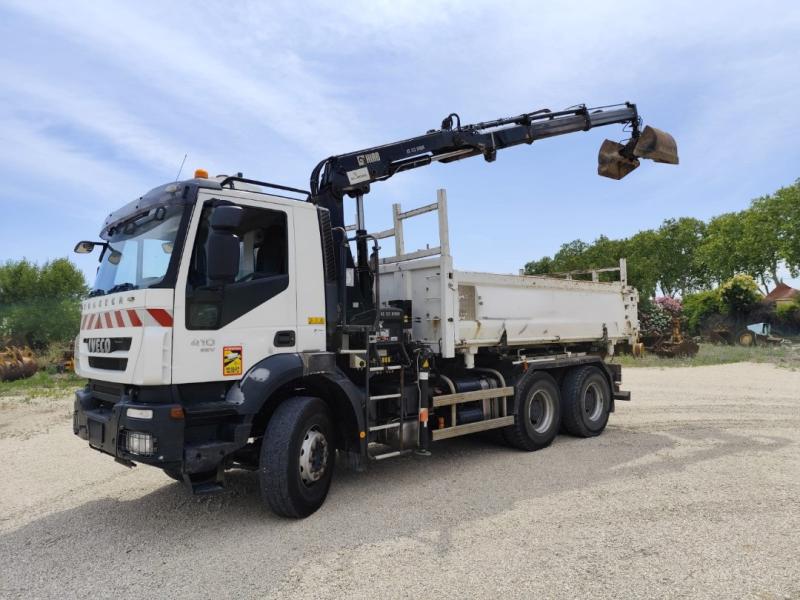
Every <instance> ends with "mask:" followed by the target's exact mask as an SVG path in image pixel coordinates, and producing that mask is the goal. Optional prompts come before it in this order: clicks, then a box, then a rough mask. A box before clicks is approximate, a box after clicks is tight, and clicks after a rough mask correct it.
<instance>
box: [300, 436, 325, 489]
mask: <svg viewBox="0 0 800 600" xmlns="http://www.w3.org/2000/svg"><path fill="white" fill-rule="evenodd" d="M327 465H328V440H327V439H326V438H325V434H323V433H322V432H321V431H320V430H319V429H316V428H315V427H313V428H311V429H309V430H308V431H307V432H306V435H305V437H304V438H303V443H302V444H301V445H300V479H302V480H303V483H305V484H306V485H312V484H314V483H316V482H317V481H319V480H320V479H322V476H323V475H325V469H326V468H327Z"/></svg>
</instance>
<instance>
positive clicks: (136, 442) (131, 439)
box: [125, 431, 156, 456]
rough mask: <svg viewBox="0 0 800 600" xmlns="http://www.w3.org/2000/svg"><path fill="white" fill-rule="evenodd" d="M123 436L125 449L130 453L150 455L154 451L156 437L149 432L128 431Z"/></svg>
mask: <svg viewBox="0 0 800 600" xmlns="http://www.w3.org/2000/svg"><path fill="white" fill-rule="evenodd" d="M126 433H127V435H126V436H125V449H126V450H127V451H128V452H129V453H130V454H138V455H139V456H152V455H153V454H155V452H156V439H155V438H154V437H153V436H152V435H151V434H149V433H142V432H140V431H128V432H126Z"/></svg>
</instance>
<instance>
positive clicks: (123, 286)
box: [107, 283, 139, 294]
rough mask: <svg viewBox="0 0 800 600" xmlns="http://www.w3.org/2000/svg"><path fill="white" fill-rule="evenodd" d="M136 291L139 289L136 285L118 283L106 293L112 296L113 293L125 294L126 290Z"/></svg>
mask: <svg viewBox="0 0 800 600" xmlns="http://www.w3.org/2000/svg"><path fill="white" fill-rule="evenodd" d="M136 289H139V286H138V285H134V284H132V283H118V284H117V285H115V286H114V287H112V288H111V289H110V290H108V292H107V293H109V294H113V293H114V292H127V291H128V290H136Z"/></svg>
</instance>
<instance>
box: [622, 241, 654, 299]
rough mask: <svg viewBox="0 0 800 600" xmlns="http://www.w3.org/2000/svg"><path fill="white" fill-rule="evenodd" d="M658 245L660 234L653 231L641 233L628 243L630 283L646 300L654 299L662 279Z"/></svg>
mask: <svg viewBox="0 0 800 600" xmlns="http://www.w3.org/2000/svg"><path fill="white" fill-rule="evenodd" d="M658 245H659V236H658V233H656V232H655V231H653V230H652V229H646V230H644V231H640V232H639V233H637V234H636V235H634V236H632V237H631V238H630V239H628V241H627V243H626V253H625V258H627V259H628V283H629V284H630V285H632V286H634V287H635V288H636V289H637V290H639V293H640V294H641V295H642V297H645V298H652V297H653V296H655V295H656V288H657V287H658V281H659V279H660V277H661V266H660V263H659V258H658V254H659V253H658Z"/></svg>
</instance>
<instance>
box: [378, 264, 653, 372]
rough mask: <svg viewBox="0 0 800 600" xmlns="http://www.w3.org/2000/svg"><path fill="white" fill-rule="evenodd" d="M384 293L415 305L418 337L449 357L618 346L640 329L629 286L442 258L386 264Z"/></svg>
mask: <svg viewBox="0 0 800 600" xmlns="http://www.w3.org/2000/svg"><path fill="white" fill-rule="evenodd" d="M442 273H444V277H442ZM380 290H381V299H382V300H383V301H387V302H388V301H391V300H410V301H411V306H412V337H413V339H414V340H416V341H420V342H424V343H425V344H427V345H429V346H430V347H431V348H432V349H433V350H434V351H435V352H437V353H440V354H441V355H442V356H443V357H444V358H450V357H453V356H454V355H455V353H456V352H465V351H466V352H473V353H474V352H475V351H477V349H478V348H480V347H487V346H495V345H498V344H501V343H502V344H503V345H507V346H520V347H525V348H530V347H532V346H539V345H541V346H552V345H564V346H570V345H571V344H577V343H585V342H593V343H597V344H598V345H603V346H607V345H609V346H611V347H613V345H615V344H617V343H620V342H629V343H633V342H634V341H635V339H636V337H637V334H638V328H639V324H638V319H637V316H636V304H637V292H636V290H635V289H634V288H631V287H629V286H627V285H626V284H625V283H624V282H622V281H615V282H600V281H583V280H576V279H563V278H557V277H544V276H520V275H498V274H492V273H476V272H472V271H458V270H455V269H452V258H451V257H449V256H441V257H439V258H436V259H417V260H411V261H407V262H398V263H394V264H385V265H382V267H381V276H380Z"/></svg>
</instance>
